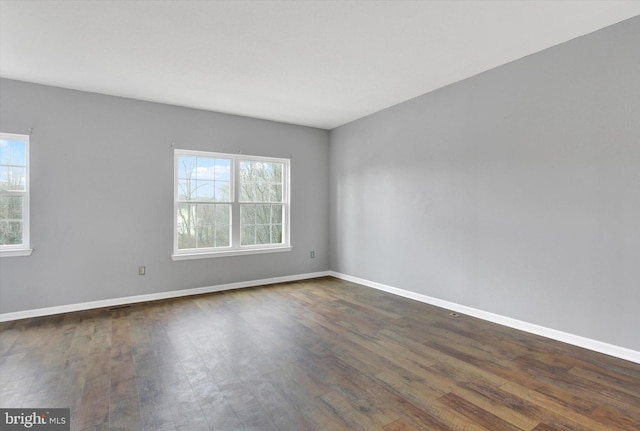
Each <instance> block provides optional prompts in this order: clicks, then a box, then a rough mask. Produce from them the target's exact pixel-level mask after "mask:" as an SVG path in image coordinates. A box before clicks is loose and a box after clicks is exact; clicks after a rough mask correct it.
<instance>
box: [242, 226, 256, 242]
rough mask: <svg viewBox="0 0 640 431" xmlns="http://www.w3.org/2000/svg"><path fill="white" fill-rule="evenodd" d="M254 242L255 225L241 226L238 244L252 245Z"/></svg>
mask: <svg viewBox="0 0 640 431" xmlns="http://www.w3.org/2000/svg"><path fill="white" fill-rule="evenodd" d="M255 243H256V232H255V225H252V224H251V225H245V226H241V229H240V244H241V245H254V244H255Z"/></svg>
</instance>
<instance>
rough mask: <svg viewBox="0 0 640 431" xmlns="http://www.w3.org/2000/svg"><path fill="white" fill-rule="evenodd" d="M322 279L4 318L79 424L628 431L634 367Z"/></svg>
mask: <svg viewBox="0 0 640 431" xmlns="http://www.w3.org/2000/svg"><path fill="white" fill-rule="evenodd" d="M449 314H450V312H449V310H445V309H443V308H439V307H434V306H430V305H426V304H422V303H419V302H416V301H412V300H410V299H407V298H402V297H398V296H393V295H390V294H389V293H386V292H382V291H378V290H373V289H370V288H367V287H364V286H360V285H357V284H354V283H349V282H346V281H342V280H337V279H335V278H331V277H323V278H319V279H314V280H304V281H300V282H288V283H279V284H275V285H270V286H259V287H255V288H247V289H239V290H234V291H227V292H219V293H214V294H206V295H197V296H188V297H183V298H176V299H171V300H162V301H156V302H149V303H141V304H134V305H131V306H130V307H124V308H118V309H114V310H109V309H98V310H89V311H83V312H77V313H68V314H62V315H56V316H48V317H41V318H33V319H24V320H19V321H13V322H3V323H0V406H2V407H38V406H48V407H58V406H59V407H69V408H70V409H71V429H72V430H74V431H106V430H121V431H124V430H130V431H139V430H154V431H156V430H167V431H175V430H189V431H192V430H203V431H206V430H215V431H231V430H233V431H239V430H243V431H251V430H260V431H269V430H273V431H275V430H278V431H280V430H309V431H339V430H340V431H341V430H345V431H352V430H367V431H376V430H377V431H415V430H421V431H422V430H428V431H431V430H442V431H460V430H470V431H487V430H489V431H502V430H504V431H513V430H518V429H520V430H528V431H531V430H534V431H550V430H557V431H576V430H580V431H604V430H607V431H629V430H636V429H640V364H634V363H631V362H628V361H624V360H621V359H618V358H612V357H609V356H606V355H601V354H598V353H596V352H592V351H587V350H584V349H581V348H578V347H576V346H570V345H566V344H563V343H559V342H556V341H552V340H549V339H546V338H544V337H540V336H536V335H532V334H527V333H525V332H522V331H516V330H513V329H510V328H506V327H504V326H500V325H497V324H494V323H490V322H484V321H481V320H478V319H474V318H472V317H470V316H464V315H461V316H459V317H452V316H450V315H449Z"/></svg>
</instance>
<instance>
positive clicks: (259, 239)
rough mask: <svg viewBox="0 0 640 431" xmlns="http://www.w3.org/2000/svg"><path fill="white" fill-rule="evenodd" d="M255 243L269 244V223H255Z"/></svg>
mask: <svg viewBox="0 0 640 431" xmlns="http://www.w3.org/2000/svg"><path fill="white" fill-rule="evenodd" d="M256 244H271V229H270V226H269V225H256Z"/></svg>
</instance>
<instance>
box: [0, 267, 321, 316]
mask: <svg viewBox="0 0 640 431" xmlns="http://www.w3.org/2000/svg"><path fill="white" fill-rule="evenodd" d="M329 275H331V272H330V271H322V272H313V273H308V274H297V275H288V276H285V277H275V278H264V279H262V280H251V281H241V282H238V283H229V284H219V285H217V286H207V287H197V288H194V289H184V290H172V291H169V292H159V293H150V294H147V295H137V296H127V297H124V298H114V299H104V300H101V301H91V302H83V303H79V304H70V305H60V306H57V307H46V308H37V309H33V310H24V311H16V312H13V313H2V314H0V322H7V321H10V320H18V319H27V318H30V317H40V316H50V315H53V314H61V313H70V312H73V311H83V310H91V309H94V308H104V307H114V306H118V305H127V304H135V303H139V302H148V301H157V300H159V299H169V298H179V297H181V296H189V295H199V294H203V293H213V292H222V291H224V290H232V289H241V288H244V287H255V286H263V285H268V284H276V283H285V282H288V281H299V280H306V279H310V278H318V277H326V276H329Z"/></svg>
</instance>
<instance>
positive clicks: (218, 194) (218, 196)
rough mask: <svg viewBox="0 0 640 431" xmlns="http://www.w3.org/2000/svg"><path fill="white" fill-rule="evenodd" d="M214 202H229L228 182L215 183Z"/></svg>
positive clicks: (229, 188) (229, 184) (229, 189)
mask: <svg viewBox="0 0 640 431" xmlns="http://www.w3.org/2000/svg"><path fill="white" fill-rule="evenodd" d="M215 188H216V190H215V200H216V201H219V202H230V201H231V183H230V182H229V181H216V184H215Z"/></svg>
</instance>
